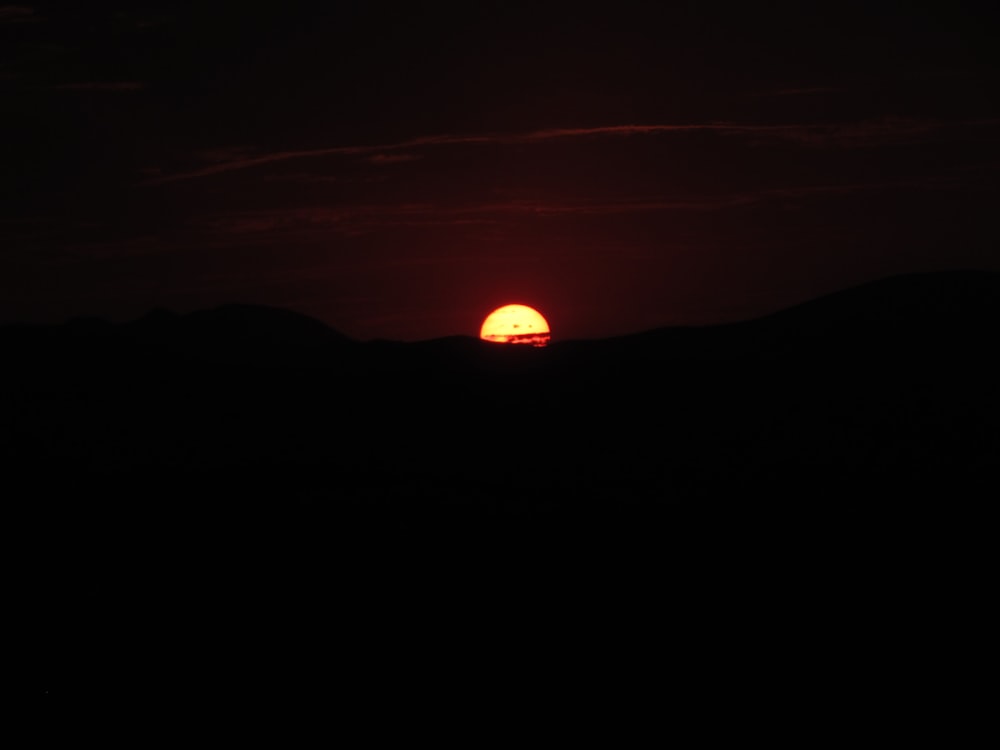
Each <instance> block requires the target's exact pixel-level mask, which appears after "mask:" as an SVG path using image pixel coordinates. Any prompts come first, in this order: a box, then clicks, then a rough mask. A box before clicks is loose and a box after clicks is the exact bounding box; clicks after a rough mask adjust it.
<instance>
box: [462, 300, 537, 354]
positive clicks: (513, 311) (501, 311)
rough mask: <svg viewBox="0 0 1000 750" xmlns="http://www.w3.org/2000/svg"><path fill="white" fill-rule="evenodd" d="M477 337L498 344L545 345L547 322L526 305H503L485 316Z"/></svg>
mask: <svg viewBox="0 0 1000 750" xmlns="http://www.w3.org/2000/svg"><path fill="white" fill-rule="evenodd" d="M479 338H481V339H483V340H484V341H493V342H496V343H499V344H528V345H530V346H547V345H548V343H549V338H550V335H549V324H548V322H547V321H546V320H545V318H543V317H542V314H541V313H540V312H538V310H535V309H534V308H531V307H528V306H527V305H505V306H504V307H498V308H497V309H496V310H494V311H493V312H491V313H490V314H489V315H488V316H486V320H484V321H483V327H482V328H481V329H480V331H479Z"/></svg>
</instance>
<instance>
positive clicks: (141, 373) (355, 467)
mask: <svg viewBox="0 0 1000 750" xmlns="http://www.w3.org/2000/svg"><path fill="white" fill-rule="evenodd" d="M998 300H1000V275H997V274H990V273H980V272H948V273H930V274H914V275H908V276H900V277H894V278H888V279H883V280H880V281H875V282H872V283H869V284H865V285H862V286H859V287H856V288H853V289H848V290H845V291H842V292H838V293H835V294H831V295H828V296H825V297H823V298H820V299H816V300H812V301H809V302H805V303H803V304H801V305H797V306H795V307H793V308H790V309H787V310H784V311H781V312H778V313H775V314H773V315H770V316H766V317H763V318H760V319H757V320H752V321H747V322H743V323H736V324H730V325H724V326H712V327H704V328H683V329H677V328H666V329H659V330H654V331H649V332H645V333H640V334H635V335H631V336H622V337H617V338H613V339H604V340H594V341H564V342H559V341H557V342H555V343H553V344H552V345H551V346H550V347H548V348H546V349H537V350H536V349H532V348H530V347H527V348H526V347H520V348H519V347H510V346H503V345H497V344H490V343H486V342H482V341H479V340H476V339H471V338H467V337H449V338H445V339H438V340H431V341H423V342H417V343H398V342H388V341H373V342H359V341H354V340H351V339H350V338H348V337H346V336H344V335H343V334H340V333H338V332H336V331H334V330H333V329H330V328H329V327H327V326H326V325H324V324H322V323H320V322H319V321H316V320H313V319H311V318H309V317H307V316H303V315H300V314H298V313H294V312H290V311H286V310H280V309H275V308H266V307H256V306H246V305H231V306H226V307H222V308H218V309H215V310H206V311H201V312H195V313H190V314H186V315H179V314H175V313H171V312H168V311H162V310H160V311H154V312H152V313H150V314H149V315H147V316H145V317H143V318H141V319H139V320H136V321H134V322H131V323H125V324H119V325H114V324H110V323H106V322H102V321H99V320H95V319H77V320H74V321H70V322H69V323H67V324H65V325H62V326H15V327H6V328H2V329H0V346H2V348H3V351H4V352H5V353H6V354H7V355H8V356H7V361H8V364H7V366H6V367H5V370H4V372H3V374H2V380H3V385H4V392H5V393H6V397H5V399H6V400H5V403H6V413H7V419H6V421H5V425H4V429H3V434H2V435H0V441H2V442H0V446H2V447H3V450H4V455H5V457H6V461H7V462H8V464H9V471H10V472H11V475H12V476H13V475H17V476H21V477H22V478H24V477H25V476H31V477H34V478H35V479H34V480H33V481H36V482H37V481H40V482H41V485H42V489H41V490H40V493H41V495H42V496H43V497H44V498H45V499H44V500H41V501H39V502H43V503H50V504H51V503H56V504H58V500H56V499H55V498H60V497H65V496H69V495H73V496H101V497H105V498H110V499H111V500H114V501H115V502H121V501H124V498H125V497H132V496H133V494H134V493H136V492H139V493H141V494H142V495H143V496H145V497H146V498H147V500H146V502H148V503H149V504H151V505H156V504H157V503H158V502H159V503H164V502H168V500H167V498H183V501H182V502H183V503H191V504H194V505H197V506H198V507H199V509H200V510H199V513H201V514H203V515H204V514H209V515H211V514H215V513H218V514H222V515H225V513H228V512H229V510H226V509H227V508H230V507H231V505H232V504H233V503H240V504H242V505H245V506H246V507H261V508H264V507H270V504H271V503H274V502H277V498H278V497H281V498H282V500H281V502H282V503H285V504H286V505H287V503H289V502H291V503H306V504H307V505H306V506H303V507H308V508H310V509H311V510H310V512H322V513H329V514H333V515H337V514H344V513H346V514H348V515H350V516H351V517H352V518H357V517H373V518H374V517H378V518H382V519H397V520H398V519H408V521H407V522H415V520H419V519H421V518H429V517H435V518H441V517H442V514H444V516H443V517H446V518H448V517H459V516H463V514H464V516H468V514H473V515H476V514H479V515H481V514H486V515H487V516H490V517H494V516H496V515H497V514H500V515H501V516H503V515H507V514H511V513H513V514H514V515H516V516H520V515H521V514H524V513H529V514H538V513H541V514H555V515H556V516H558V515H559V514H571V515H574V516H578V515H579V514H581V513H584V514H597V515H601V514H610V515H621V514H625V515H626V516H628V515H630V514H634V513H637V512H639V513H660V512H667V511H668V510H669V512H678V510H677V509H678V508H682V507H683V508H687V509H695V508H700V509H702V510H703V509H704V508H706V507H708V505H710V504H712V503H724V504H726V505H727V507H728V506H733V504H734V503H735V500H734V498H737V497H744V498H745V497H748V496H749V495H751V494H753V493H763V494H764V495H765V496H766V497H769V498H771V499H772V501H773V502H785V503H787V502H793V501H794V500H795V498H797V497H799V496H801V495H802V493H806V494H808V495H809V496H810V497H812V498H813V499H814V500H815V501H816V502H820V500H819V499H820V498H823V499H825V500H824V501H825V502H832V501H833V498H836V497H838V496H841V495H843V494H845V493H848V494H849V493H853V492H855V490H854V489H853V488H855V487H858V486H863V487H866V488H867V489H866V493H873V494H876V495H878V494H881V495H882V496H899V495H907V496H909V497H913V498H915V497H925V498H926V497H928V496H929V495H932V494H933V493H934V492H952V491H954V492H970V491H971V487H972V486H973V485H974V484H975V483H976V482H978V481H980V480H983V479H984V478H985V477H986V476H987V475H988V473H989V472H990V471H992V470H993V468H994V467H995V464H996V459H997V452H998V451H997V438H996V434H997V431H996V425H997V420H998V414H1000V403H998V395H997V389H996V387H995V383H997V382H1000V372H998V370H997V365H996V364H995V362H996V360H997V358H996V357H995V356H994V350H995V348H996V341H997V332H998V331H1000V305H998V302H997V301H998ZM707 504H708V505H707ZM734 507H736V506H734ZM739 507H742V506H739ZM317 509H322V511H319V510H317Z"/></svg>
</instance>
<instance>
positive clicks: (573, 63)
mask: <svg viewBox="0 0 1000 750" xmlns="http://www.w3.org/2000/svg"><path fill="white" fill-rule="evenodd" d="M0 2H2V0H0ZM913 5H914V4H912V3H904V2H899V3H888V2H866V3H852V2H838V3H822V2H819V3H781V2H777V3H766V4H759V3H746V2H707V1H702V2H690V3H683V2H676V3H671V2H655V3H632V2H615V3H604V4H592V3H586V4H585V3H559V4H554V3H542V2H535V3H518V2H502V3H501V2H475V3H471V2H470V3H464V4H461V5H455V4H448V5H444V4H422V3H386V2H381V3H380V2H371V1H370V0H369V1H367V2H337V3H324V4H312V3H311V4H305V3H296V2H281V3H225V2H213V3H204V2H203V3H197V4H194V3H191V4H187V3H178V2H149V1H147V0H136V1H135V2H131V3H118V4H116V3H100V2H97V3H94V2H88V3H68V2H52V3H43V2H38V3H32V2H25V3H24V4H13V5H11V4H7V5H4V4H0V163H2V164H3V169H2V170H0V197H2V201H0V323H14V322H35V323H56V322H61V321H65V320H68V319H70V318H73V317H77V316H100V317H104V318H107V319H110V320H116V321H124V320H130V319H134V318H137V317H139V316H141V315H143V314H145V313H146V312H148V311H149V310H151V309H153V308H167V309H171V310H175V311H177V312H189V311H193V310H197V309H204V308H210V307H216V306H219V305H223V304H227V303H244V304H246V303H250V304H265V305H273V306H279V307H285V308H289V309H292V310H297V311H299V312H302V313H306V314H308V315H312V316H314V317H316V318H318V319H320V320H322V321H323V322H325V323H327V324H328V325H330V326H332V327H334V328H336V329H337V330H340V331H342V332H343V333H345V334H347V335H349V336H352V337H354V338H358V339H362V340H368V339H376V338H383V339H394V340H404V341H413V340H423V339H430V338H436V337H440V336H448V335H454V334H462V335H477V333H478V331H479V326H480V324H481V322H482V320H483V319H484V318H485V317H486V315H487V314H488V313H489V312H490V311H491V310H492V309H494V308H496V307H499V306H501V305H504V304H508V303H523V304H529V305H532V306H534V307H536V308H537V309H539V310H540V311H541V312H542V313H543V314H544V315H545V316H546V318H548V320H549V323H550V325H551V327H552V334H553V339H554V340H557V339H560V338H561V339H574V338H598V337H604V336H612V335H619V334H625V333H630V332H635V331H642V330H647V329H651V328H656V327H659V326H666V325H706V324H714V323H721V322H726V321H732V320H741V319H747V318H752V317H756V316H759V315H763V314H766V313H768V312H772V311H774V310H777V309H780V308H783V307H786V306H789V305H792V304H795V303H797V302H800V301H802V300H805V299H808V298H811V297H814V296H816V295H819V294H823V293H827V292H830V291H834V290H836V289H840V288H844V287H846V286H850V285H854V284H858V283H861V282H864V281H866V280H870V279H874V278H879V277H883V276H887V275H892V274H896V273H905V272H912V271H930V270H937V269H945V268H981V269H992V270H1000V252H998V247H1000V245H998V241H1000V228H998V227H1000V222H998V221H997V220H996V209H995V206H996V205H997V203H998V198H1000V190H998V180H997V177H998V176H1000V96H998V94H1000V46H998V45H997V44H996V42H995V40H996V38H997V37H998V32H1000V24H998V20H1000V10H988V9H987V10H983V9H982V8H980V7H977V6H978V5H980V4H978V3H977V4H972V3H966V2H954V1H953V2H941V3H936V4H930V7H928V4H923V5H924V7H922V8H916V7H913Z"/></svg>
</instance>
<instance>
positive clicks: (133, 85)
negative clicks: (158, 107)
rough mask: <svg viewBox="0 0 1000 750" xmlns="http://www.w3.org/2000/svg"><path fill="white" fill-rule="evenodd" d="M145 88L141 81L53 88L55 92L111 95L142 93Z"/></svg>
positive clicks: (98, 82) (97, 82) (104, 82)
mask: <svg viewBox="0 0 1000 750" xmlns="http://www.w3.org/2000/svg"><path fill="white" fill-rule="evenodd" d="M146 88H147V86H146V84H145V83H142V82H141V81H84V82H82V83H64V84H61V85H59V86H56V87H55V89H56V90H57V91H107V92H111V93H128V92H131V91H143V90H144V89H146Z"/></svg>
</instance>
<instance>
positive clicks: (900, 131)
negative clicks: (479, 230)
mask: <svg viewBox="0 0 1000 750" xmlns="http://www.w3.org/2000/svg"><path fill="white" fill-rule="evenodd" d="M997 125H1000V120H995V119H992V120H973V121H959V122H942V121H936V120H918V119H908V118H886V119H881V120H871V121H861V122H855V123H836V124H807V125H802V124H789V125H754V124H750V125H746V124H739V123H701V124H681V125H608V126H601V127H592V128H550V129H546V130H535V131H530V132H527V133H485V134H479V135H432V136H423V137H419V138H412V139H409V140H405V141H399V142H397V143H383V144H378V145H358V146H334V147H330V148H320V149H308V150H298V151H277V152H273V153H268V154H260V155H257V156H242V157H239V158H233V159H230V160H224V161H215V162H214V163H212V164H209V165H206V166H203V167H200V168H198V169H193V170H190V171H186V172H177V173H174V174H168V175H160V176H156V177H153V178H151V179H148V180H146V181H145V182H143V183H142V184H143V185H163V184H166V183H171V182H180V181H184V180H193V179H198V178H203V177H211V176H213V175H218V174H224V173H226V172H233V171H237V170H244V169H251V168H254V167H261V166H265V165H268V164H275V163H278V162H285V161H292V160H296V159H313V158H320V157H333V156H362V157H366V158H367V159H368V160H369V161H371V162H373V163H381V164H388V163H392V162H402V161H411V160H413V159H415V158H419V157H417V156H416V155H413V154H407V155H405V156H403V155H400V156H399V157H395V156H394V155H393V154H392V152H397V151H407V152H412V151H416V150H420V149H426V148H437V147H447V146H474V145H486V146H490V145H492V146H503V145H518V144H532V143H544V142H549V141H559V140H570V139H584V138H627V137H648V136H657V135H667V134H678V133H717V134H720V135H726V136H745V137H751V138H758V139H772V140H773V139H778V140H782V141H785V142H789V143H793V144H797V145H799V146H805V147H814V148H863V147H872V146H878V145H887V144H892V143H912V142H914V141H919V140H925V139H929V138H932V137H936V136H937V135H938V134H940V133H942V132H943V131H947V130H952V129H966V128H969V127H993V126H997Z"/></svg>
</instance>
